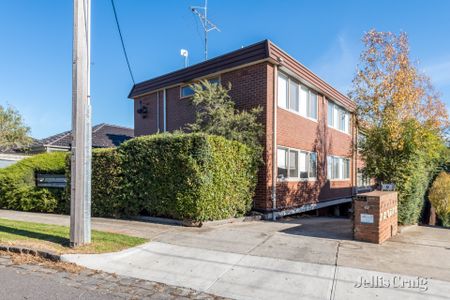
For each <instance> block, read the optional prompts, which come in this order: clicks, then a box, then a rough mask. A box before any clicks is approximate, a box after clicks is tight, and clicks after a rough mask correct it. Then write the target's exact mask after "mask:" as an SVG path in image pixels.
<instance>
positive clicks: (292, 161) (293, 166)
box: [289, 150, 298, 178]
mask: <svg viewBox="0 0 450 300" xmlns="http://www.w3.org/2000/svg"><path fill="white" fill-rule="evenodd" d="M289 177H294V178H295V177H298V151H292V150H291V151H289Z"/></svg>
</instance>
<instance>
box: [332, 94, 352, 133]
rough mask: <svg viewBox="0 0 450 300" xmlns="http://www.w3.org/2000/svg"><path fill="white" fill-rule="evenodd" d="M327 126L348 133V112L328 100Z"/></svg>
mask: <svg viewBox="0 0 450 300" xmlns="http://www.w3.org/2000/svg"><path fill="white" fill-rule="evenodd" d="M328 126H329V127H332V128H335V129H337V130H340V131H342V132H345V133H350V113H349V112H348V111H347V110H345V109H344V108H342V107H341V106H339V105H337V104H335V103H333V102H331V101H328Z"/></svg>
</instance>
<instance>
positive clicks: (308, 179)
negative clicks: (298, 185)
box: [277, 146, 318, 181]
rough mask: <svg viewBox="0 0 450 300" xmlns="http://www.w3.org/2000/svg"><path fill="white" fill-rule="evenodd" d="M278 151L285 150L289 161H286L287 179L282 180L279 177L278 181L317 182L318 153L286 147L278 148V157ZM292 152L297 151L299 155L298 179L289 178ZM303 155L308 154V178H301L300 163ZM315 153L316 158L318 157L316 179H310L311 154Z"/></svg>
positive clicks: (306, 161)
mask: <svg viewBox="0 0 450 300" xmlns="http://www.w3.org/2000/svg"><path fill="white" fill-rule="evenodd" d="M278 150H285V151H287V158H286V159H287V161H286V169H287V177H283V178H280V177H278V176H277V177H278V179H277V180H278V181H315V180H317V172H318V169H317V166H318V164H317V152H314V151H306V150H300V149H296V148H291V147H285V146H277V156H278ZM290 151H296V152H297V153H298V154H297V177H290V176H289V171H290V155H289V153H290ZM301 153H305V154H306V160H305V164H306V172H307V173H308V177H307V178H301V177H300V165H301V161H300V157H301V155H300V154H301ZM311 153H314V154H315V157H316V166H315V170H316V176H315V177H309V171H310V164H309V160H310V154H311ZM277 170H278V157H277Z"/></svg>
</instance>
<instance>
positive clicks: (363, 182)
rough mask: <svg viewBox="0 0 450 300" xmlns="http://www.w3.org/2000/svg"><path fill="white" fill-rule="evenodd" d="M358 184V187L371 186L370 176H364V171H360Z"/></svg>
mask: <svg viewBox="0 0 450 300" xmlns="http://www.w3.org/2000/svg"><path fill="white" fill-rule="evenodd" d="M356 184H357V186H358V187H368V186H370V185H371V184H370V178H369V177H368V176H366V175H364V172H363V170H362V169H358V175H357V179H356Z"/></svg>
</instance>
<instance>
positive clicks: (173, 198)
mask: <svg viewBox="0 0 450 300" xmlns="http://www.w3.org/2000/svg"><path fill="white" fill-rule="evenodd" d="M256 153H257V150H251V148H249V147H248V146H246V145H244V144H241V143H239V142H236V141H229V140H227V139H225V138H223V137H218V136H210V135H206V134H201V133H192V134H161V135H153V136H146V137H140V138H136V139H133V140H130V141H128V142H126V143H124V144H122V145H121V146H120V147H119V148H117V149H99V150H94V151H93V153H92V189H91V191H92V215H93V216H102V217H121V216H135V215H139V214H142V213H143V214H150V215H155V216H164V217H170V218H175V219H181V220H193V221H205V220H215V219H223V218H229V217H234V216H241V215H243V214H245V213H246V212H247V211H248V210H250V208H251V203H252V197H253V192H254V188H255V185H256V179H257V177H256V173H257V169H258V163H259V158H258V155H257V154H256ZM35 172H41V173H56V174H62V173H64V172H65V173H66V177H67V180H68V185H67V188H66V190H65V191H64V190H61V189H49V188H37V187H35V175H34V174H35ZM0 192H1V194H0V206H1V207H3V208H8V209H14V210H24V211H38V212H57V213H69V211H70V156H69V155H67V154H64V153H46V154H40V155H36V156H33V157H31V158H28V159H25V160H23V161H21V162H19V163H17V164H16V165H13V166H11V167H9V168H6V169H4V170H2V171H1V172H0Z"/></svg>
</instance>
